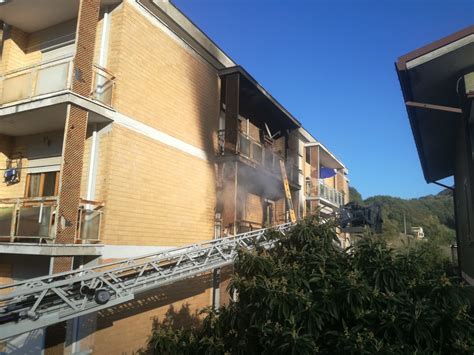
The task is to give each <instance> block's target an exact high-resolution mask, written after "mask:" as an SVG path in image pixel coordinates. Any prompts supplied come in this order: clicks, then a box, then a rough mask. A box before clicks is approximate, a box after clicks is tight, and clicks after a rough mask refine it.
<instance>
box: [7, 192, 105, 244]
mask: <svg viewBox="0 0 474 355" xmlns="http://www.w3.org/2000/svg"><path fill="white" fill-rule="evenodd" d="M102 208H103V204H102V203H100V202H96V201H86V200H81V205H80V207H79V210H78V217H79V219H78V225H77V233H76V238H75V243H77V244H81V243H93V242H97V241H99V240H100V225H101V221H102ZM57 209H58V199H57V197H33V198H14V199H0V240H2V239H3V240H8V241H9V242H11V243H13V242H18V241H22V242H24V241H26V242H34V243H54V240H55V238H56V228H55V226H56V216H57Z"/></svg>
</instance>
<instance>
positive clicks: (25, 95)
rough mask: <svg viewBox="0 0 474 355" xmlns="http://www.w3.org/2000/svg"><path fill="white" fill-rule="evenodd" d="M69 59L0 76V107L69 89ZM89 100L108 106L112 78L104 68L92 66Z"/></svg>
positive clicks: (53, 61) (41, 64)
mask: <svg viewBox="0 0 474 355" xmlns="http://www.w3.org/2000/svg"><path fill="white" fill-rule="evenodd" d="M72 72H73V57H71V56H67V57H62V58H57V59H54V60H51V61H48V62H42V63H40V64H35V65H31V66H27V67H23V68H19V69H15V70H13V71H10V72H7V73H5V74H4V75H2V76H1V77H0V87H1V95H0V105H4V104H7V103H11V102H16V101H22V100H30V99H32V98H34V97H38V96H42V95H46V94H52V93H55V92H60V91H64V90H70V89H71V87H72ZM93 74H94V80H93V86H92V90H91V95H90V97H91V98H92V99H93V100H97V101H99V102H101V103H103V104H106V105H111V104H112V94H113V88H114V85H115V77H114V76H113V75H112V74H111V73H109V72H108V71H107V70H106V69H105V68H102V67H99V66H97V65H94V67H93Z"/></svg>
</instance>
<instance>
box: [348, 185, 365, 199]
mask: <svg viewBox="0 0 474 355" xmlns="http://www.w3.org/2000/svg"><path fill="white" fill-rule="evenodd" d="M349 201H350V202H357V203H362V202H363V201H362V195H361V194H360V192H359V191H357V189H356V188H355V187H353V186H349Z"/></svg>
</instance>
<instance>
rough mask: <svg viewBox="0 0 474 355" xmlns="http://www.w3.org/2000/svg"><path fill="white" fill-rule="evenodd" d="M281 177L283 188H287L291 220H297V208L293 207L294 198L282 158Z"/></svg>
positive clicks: (287, 201) (286, 193)
mask: <svg viewBox="0 0 474 355" xmlns="http://www.w3.org/2000/svg"><path fill="white" fill-rule="evenodd" d="M280 170H281V179H282V181H283V188H284V190H285V197H286V203H287V205H288V211H289V212H290V221H291V222H293V223H295V222H296V213H295V208H294V207H293V200H292V199H291V192H290V184H289V182H288V176H287V175H286V168H285V163H284V161H283V160H280Z"/></svg>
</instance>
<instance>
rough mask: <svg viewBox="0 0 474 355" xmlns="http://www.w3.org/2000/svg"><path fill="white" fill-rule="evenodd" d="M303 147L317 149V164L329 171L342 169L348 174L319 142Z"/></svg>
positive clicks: (340, 163)
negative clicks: (329, 169)
mask: <svg viewBox="0 0 474 355" xmlns="http://www.w3.org/2000/svg"><path fill="white" fill-rule="evenodd" d="M304 146H305V147H319V163H320V164H321V165H322V166H324V167H326V168H331V169H344V173H345V174H348V170H347V169H346V167H345V165H344V164H342V162H341V161H340V160H339V159H337V158H336V156H335V155H334V154H332V153H331V152H330V151H329V149H327V148H326V147H325V146H324V145H323V144H322V143H321V142H315V143H306V144H305V145H304Z"/></svg>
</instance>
